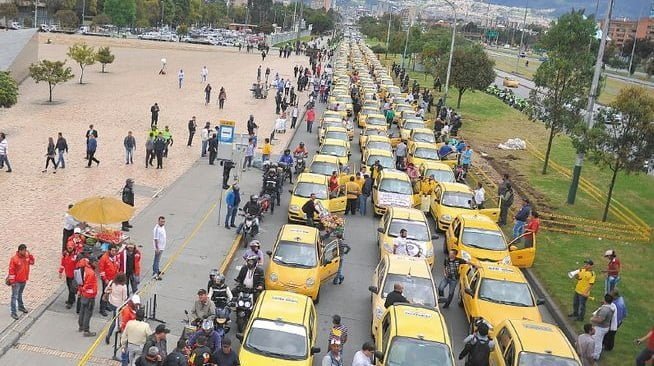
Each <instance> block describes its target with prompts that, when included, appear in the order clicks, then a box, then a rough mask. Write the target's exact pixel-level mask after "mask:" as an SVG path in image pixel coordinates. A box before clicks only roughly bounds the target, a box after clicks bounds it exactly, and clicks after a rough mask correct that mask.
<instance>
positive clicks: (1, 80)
mask: <svg viewBox="0 0 654 366" xmlns="http://www.w3.org/2000/svg"><path fill="white" fill-rule="evenodd" d="M16 102H18V84H17V83H16V80H14V78H12V77H11V76H9V73H8V72H4V71H2V72H0V107H3V108H9V107H11V106H12V105H14V104H16Z"/></svg>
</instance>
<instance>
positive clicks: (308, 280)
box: [304, 277, 316, 287]
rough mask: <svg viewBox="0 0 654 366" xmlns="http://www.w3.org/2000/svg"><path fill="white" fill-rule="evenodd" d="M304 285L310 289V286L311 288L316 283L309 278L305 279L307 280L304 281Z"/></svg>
mask: <svg viewBox="0 0 654 366" xmlns="http://www.w3.org/2000/svg"><path fill="white" fill-rule="evenodd" d="M304 283H305V284H306V285H307V287H311V286H313V285H314V284H315V283H316V280H314V279H313V278H311V277H309V278H307V280H306V281H305V282H304Z"/></svg>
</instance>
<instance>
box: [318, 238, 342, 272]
mask: <svg viewBox="0 0 654 366" xmlns="http://www.w3.org/2000/svg"><path fill="white" fill-rule="evenodd" d="M320 258H321V263H320V281H321V282H322V281H324V280H326V279H328V278H330V277H333V276H334V275H335V274H336V272H338V265H339V262H340V261H341V257H340V253H339V248H338V239H336V240H332V241H331V242H329V243H328V244H327V245H325V246H324V247H323V249H322V255H321V256H320Z"/></svg>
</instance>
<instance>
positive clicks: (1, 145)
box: [0, 132, 11, 173]
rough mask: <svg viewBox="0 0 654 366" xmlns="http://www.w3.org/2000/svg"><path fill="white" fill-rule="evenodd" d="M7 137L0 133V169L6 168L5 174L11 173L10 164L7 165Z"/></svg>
mask: <svg viewBox="0 0 654 366" xmlns="http://www.w3.org/2000/svg"><path fill="white" fill-rule="evenodd" d="M8 148H9V145H8V144H7V136H6V135H5V133H4V132H0V169H3V168H4V167H5V165H6V166H7V173H11V164H9V158H8V152H9V150H8Z"/></svg>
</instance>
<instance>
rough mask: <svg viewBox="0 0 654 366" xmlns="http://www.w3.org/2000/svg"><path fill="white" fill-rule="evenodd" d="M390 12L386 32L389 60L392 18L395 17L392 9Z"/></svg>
mask: <svg viewBox="0 0 654 366" xmlns="http://www.w3.org/2000/svg"><path fill="white" fill-rule="evenodd" d="M389 10H390V11H389V12H388V30H387V31H386V56H385V57H384V58H388V47H389V46H390V44H391V18H392V17H393V13H392V9H389Z"/></svg>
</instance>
